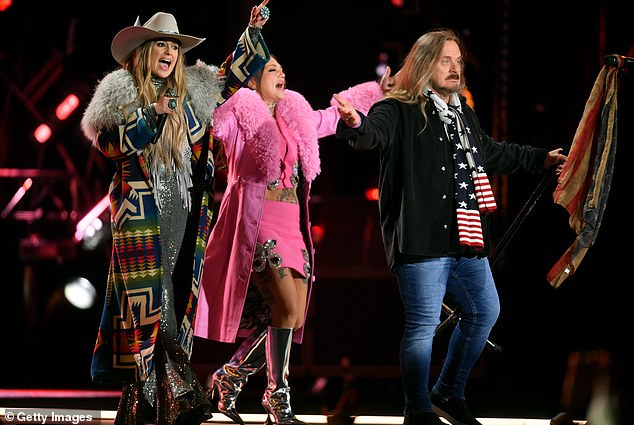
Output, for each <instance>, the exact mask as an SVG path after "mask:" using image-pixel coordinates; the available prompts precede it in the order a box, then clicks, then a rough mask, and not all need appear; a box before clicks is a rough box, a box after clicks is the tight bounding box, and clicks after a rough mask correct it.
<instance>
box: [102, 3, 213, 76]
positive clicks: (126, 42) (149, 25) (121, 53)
mask: <svg viewBox="0 0 634 425" xmlns="http://www.w3.org/2000/svg"><path fill="white" fill-rule="evenodd" d="M157 38H165V39H175V40H178V41H179V42H180V45H181V50H182V51H183V53H185V52H186V51H188V50H191V49H193V48H194V47H196V46H198V45H199V44H200V43H202V42H203V41H205V39H204V38H198V37H192V36H191V35H184V34H180V33H179V32H178V25H177V24H176V18H174V15H172V14H171V13H164V12H158V13H155V14H154V16H152V17H151V18H150V19H148V20H147V22H146V23H144V24H143V25H140V22H139V18H138V17H137V19H136V22H135V23H134V25H133V26H131V27H127V28H124V29H122V30H121V31H119V32H118V33H117V35H115V36H114V38H113V39H112V46H111V47H110V50H111V51H112V57H114V59H115V60H116V61H117V62H119V64H121V65H123V64H124V63H125V61H126V59H127V58H128V56H129V55H130V54H131V53H132V52H133V51H134V49H136V48H137V47H139V46H140V45H141V44H143V43H144V42H146V41H148V40H154V39H157Z"/></svg>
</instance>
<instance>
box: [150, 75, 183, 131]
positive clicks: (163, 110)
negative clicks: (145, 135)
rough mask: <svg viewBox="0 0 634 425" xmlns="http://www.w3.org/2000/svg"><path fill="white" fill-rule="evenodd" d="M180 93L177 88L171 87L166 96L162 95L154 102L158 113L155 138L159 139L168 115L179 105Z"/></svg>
mask: <svg viewBox="0 0 634 425" xmlns="http://www.w3.org/2000/svg"><path fill="white" fill-rule="evenodd" d="M177 97H178V94H177V93H176V89H175V88H173V87H170V88H169V89H167V92H166V93H165V96H163V97H161V98H160V99H159V100H157V101H156V103H155V104H154V110H155V111H156V113H157V115H158V119H157V120H156V136H155V137H154V140H158V138H159V137H160V136H161V133H163V127H165V121H166V120H167V116H168V115H171V114H172V113H173V112H174V110H175V109H176V107H177V106H178V103H177V100H176V98H177Z"/></svg>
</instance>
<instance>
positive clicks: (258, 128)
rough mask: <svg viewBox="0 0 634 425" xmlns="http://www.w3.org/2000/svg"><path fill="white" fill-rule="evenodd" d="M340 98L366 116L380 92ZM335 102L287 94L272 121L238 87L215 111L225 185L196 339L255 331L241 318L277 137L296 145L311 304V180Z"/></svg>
mask: <svg viewBox="0 0 634 425" xmlns="http://www.w3.org/2000/svg"><path fill="white" fill-rule="evenodd" d="M340 94H341V95H342V96H344V98H346V99H348V100H349V101H350V102H352V104H353V105H355V107H356V108H358V109H359V110H360V111H363V112H367V111H368V110H369V108H370V107H371V106H372V104H373V103H374V102H376V101H377V100H379V99H380V98H381V96H382V91H381V88H380V87H379V85H378V84H377V83H376V82H367V83H363V84H359V85H357V86H354V87H351V88H349V89H348V90H345V91H343V92H341V93H340ZM335 103H336V102H335V101H334V99H333V100H331V105H332V106H330V107H329V108H326V109H322V110H313V108H312V107H311V106H310V104H309V103H308V102H307V101H306V99H305V98H304V97H303V96H302V95H301V94H299V93H297V92H294V91H291V90H286V95H285V98H284V99H283V100H281V101H280V102H279V103H278V104H277V106H276V114H275V117H272V116H271V115H270V114H269V112H268V108H267V106H266V104H265V103H264V101H263V100H262V99H261V97H260V96H259V95H258V94H257V93H256V92H254V91H252V90H250V89H247V88H242V89H240V90H239V91H238V92H237V93H236V94H235V95H234V96H233V97H232V98H231V99H229V100H228V101H227V102H226V103H225V104H224V105H222V107H220V108H218V110H217V111H216V113H215V115H214V117H215V118H214V137H216V138H218V139H219V140H220V141H221V142H222V143H223V146H224V148H225V152H226V156H227V165H228V175H227V187H226V189H225V193H224V196H223V198H222V202H221V205H220V210H219V213H218V221H217V223H216V225H215V226H214V230H213V231H212V234H211V237H210V239H209V243H208V245H207V251H206V254H205V262H208V263H211V264H214V267H213V268H206V269H205V271H204V273H203V279H202V286H201V291H200V300H199V310H198V319H197V321H196V326H195V335H196V336H199V337H202V338H206V339H212V340H216V341H221V342H233V341H235V339H236V337H237V336H238V335H240V336H245V335H246V333H247V332H246V331H243V330H241V328H246V327H248V326H245V325H246V324H250V325H255V324H254V323H253V322H251V323H249V319H247V318H246V317H244V318H243V317H242V314H243V311H244V310H245V303H246V301H247V292H248V289H249V278H250V276H251V268H252V265H253V258H254V255H255V244H256V241H257V235H258V229H259V226H260V218H261V215H262V207H263V204H264V194H265V192H266V187H267V183H269V182H271V181H273V180H275V179H277V178H279V175H280V164H281V160H282V158H281V157H280V153H279V151H278V141H279V140H280V138H284V139H286V140H287V141H288V143H297V146H298V154H299V165H300V183H299V185H298V188H297V193H298V197H299V199H300V201H299V203H300V208H301V211H300V226H301V230H302V234H303V237H304V242H305V243H306V248H307V250H308V252H309V255H310V265H311V270H312V276H311V279H310V288H309V293H308V298H309V300H310V296H311V292H312V283H313V281H314V276H315V267H314V262H313V259H314V256H313V244H312V240H311V237H310V220H309V213H308V201H309V193H310V186H311V183H312V181H313V180H314V179H315V177H317V175H318V174H319V172H320V161H319V145H318V139H319V138H321V137H326V136H329V135H333V134H334V132H335V129H336V126H337V122H338V120H339V114H338V112H337V108H336V106H334V105H335ZM307 305H308V303H307ZM246 310H250V309H248V308H247V309H246ZM256 310H257V309H256ZM304 314H306V312H305V313H304ZM241 323H242V325H241ZM303 330H304V329H303V328H301V329H299V330H297V331H296V332H295V333H294V336H293V339H294V341H295V342H301V341H302V338H303Z"/></svg>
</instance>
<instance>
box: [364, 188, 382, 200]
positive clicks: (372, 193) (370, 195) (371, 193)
mask: <svg viewBox="0 0 634 425" xmlns="http://www.w3.org/2000/svg"><path fill="white" fill-rule="evenodd" d="M365 199H367V200H368V201H378V200H379V188H378V187H371V188H369V189H366V190H365Z"/></svg>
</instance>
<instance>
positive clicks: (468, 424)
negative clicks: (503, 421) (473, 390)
mask: <svg viewBox="0 0 634 425" xmlns="http://www.w3.org/2000/svg"><path fill="white" fill-rule="evenodd" d="M431 403H432V408H433V409H434V412H436V413H437V414H438V416H441V417H443V418H445V419H447V420H448V421H449V423H450V424H451V425H482V424H481V423H480V422H478V420H477V419H476V418H475V417H474V416H473V415H472V414H471V412H469V409H467V405H466V403H465V402H464V400H460V399H459V398H455V397H452V398H450V399H449V400H447V401H442V400H440V398H439V397H438V396H434V394H432V395H431Z"/></svg>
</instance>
